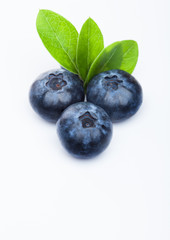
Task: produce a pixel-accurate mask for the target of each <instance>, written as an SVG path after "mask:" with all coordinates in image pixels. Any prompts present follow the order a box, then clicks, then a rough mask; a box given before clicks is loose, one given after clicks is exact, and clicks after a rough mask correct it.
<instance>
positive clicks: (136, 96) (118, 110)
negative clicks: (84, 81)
mask: <svg viewBox="0 0 170 240" xmlns="http://www.w3.org/2000/svg"><path fill="white" fill-rule="evenodd" d="M87 101H89V102H92V103H94V104H96V105H98V106H100V107H102V108H103V109H104V110H105V111H106V112H107V113H108V115H109V116H110V118H111V120H112V122H119V121H121V120H125V119H127V118H129V117H131V116H132V115H134V114H135V113H136V112H137V110H138V109H139V107H140V106H141V103H142V88H141V86H140V85H139V83H138V82H137V81H136V79H135V78H134V77H133V76H132V75H131V74H129V73H127V72H125V71H122V70H110V71H106V72H102V73H100V74H98V75H96V76H95V77H94V78H93V79H92V80H91V81H90V83H89V85H88V86H87Z"/></svg>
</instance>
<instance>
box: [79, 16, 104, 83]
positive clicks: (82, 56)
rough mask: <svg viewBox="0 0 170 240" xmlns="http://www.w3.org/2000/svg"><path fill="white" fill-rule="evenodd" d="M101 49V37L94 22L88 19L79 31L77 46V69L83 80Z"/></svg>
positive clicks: (102, 43)
mask: <svg viewBox="0 0 170 240" xmlns="http://www.w3.org/2000/svg"><path fill="white" fill-rule="evenodd" d="M103 48H104V41H103V35H102V33H101V31H100V29H99V27H98V25H97V24H96V23H95V21H94V20H93V19H91V18H88V19H87V20H86V22H85V23H84V24H83V26H82V29H81V31H80V35H79V39H78V46H77V67H78V70H79V74H80V77H81V78H82V79H83V80H85V79H86V77H87V74H88V71H89V69H90V66H91V64H92V63H93V61H94V60H95V58H96V57H97V56H98V55H99V53H100V52H101V51H102V49H103Z"/></svg>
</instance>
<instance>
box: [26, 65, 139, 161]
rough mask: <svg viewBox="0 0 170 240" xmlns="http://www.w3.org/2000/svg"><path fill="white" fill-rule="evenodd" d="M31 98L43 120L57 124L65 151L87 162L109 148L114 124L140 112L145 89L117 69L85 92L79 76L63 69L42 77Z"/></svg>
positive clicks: (33, 88)
mask: <svg viewBox="0 0 170 240" xmlns="http://www.w3.org/2000/svg"><path fill="white" fill-rule="evenodd" d="M29 98H30V103H31V105H32V107H33V109H34V110H35V111H36V112H37V113H38V114H39V115H40V116H41V117H42V118H44V119H46V120H47V121H50V122H53V123H57V133H58V136H59V138H60V140H61V142H62V145H63V146H64V147H65V148H66V150H67V151H68V152H69V153H71V154H72V155H73V156H74V157H77V158H85V159H87V158H92V157H95V156H96V155H98V154H99V153H101V152H103V151H104V150H105V149H106V147H107V146H108V145H109V143H110V140H111V137H112V123H115V122H120V121H123V120H125V119H128V118H129V117H131V116H132V115H134V114H135V113H136V112H137V110H138V109H139V107H140V106H141V103H142V88H141V86H140V84H139V83H138V82H137V81H136V79H135V78H134V77H133V76H132V75H131V74H129V73H127V72H125V71H122V70H118V69H114V70H110V71H106V72H102V73H100V74H98V75H96V76H95V77H93V79H92V80H91V81H90V82H89V84H88V86H87V88H86V89H84V86H83V81H82V80H81V79H80V78H79V77H78V75H76V74H73V73H71V72H69V71H68V70H66V69H63V68H61V69H57V70H51V71H48V72H45V73H43V74H41V75H40V76H39V77H38V78H37V79H36V81H35V82H34V83H33V84H32V86H31V89H30V93H29Z"/></svg>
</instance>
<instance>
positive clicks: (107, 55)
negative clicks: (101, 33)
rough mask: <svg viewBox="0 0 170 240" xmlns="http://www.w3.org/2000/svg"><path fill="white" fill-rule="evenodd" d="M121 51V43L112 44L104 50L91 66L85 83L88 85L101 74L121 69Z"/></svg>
mask: <svg viewBox="0 0 170 240" xmlns="http://www.w3.org/2000/svg"><path fill="white" fill-rule="evenodd" d="M121 51H122V47H121V44H120V42H115V43H112V44H111V45H109V46H108V47H106V48H104V49H103V51H102V52H101V53H100V54H99V55H98V57H97V58H96V59H95V60H94V62H93V64H92V65H91V68H90V70H89V73H88V75H87V78H86V81H85V83H86V84H87V83H88V82H89V81H90V80H91V78H93V77H94V76H95V75H97V74H99V73H101V72H104V71H107V70H111V69H117V68H119V67H120V65H121V61H122V54H121Z"/></svg>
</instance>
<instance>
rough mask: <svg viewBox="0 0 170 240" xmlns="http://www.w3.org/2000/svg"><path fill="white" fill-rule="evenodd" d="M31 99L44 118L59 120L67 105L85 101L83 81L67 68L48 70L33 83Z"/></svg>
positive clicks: (53, 120) (33, 105) (34, 107)
mask: <svg viewBox="0 0 170 240" xmlns="http://www.w3.org/2000/svg"><path fill="white" fill-rule="evenodd" d="M29 99H30V103H31V105H32V107H33V109H34V110H35V112H37V113H38V114H39V115H40V116H41V117H42V118H44V119H45V120H47V121H50V122H57V120H58V119H59V117H60V116H61V113H62V112H63V110H64V109H65V108H66V107H68V106H69V105H71V104H73V103H76V102H81V101H84V88H83V82H82V80H80V79H79V77H78V76H77V75H76V74H73V73H71V72H69V71H67V70H65V69H59V70H51V71H47V72H45V73H43V74H41V75H40V76H39V77H38V78H37V79H36V81H35V82H34V83H33V84H32V86H31V89H30V93H29Z"/></svg>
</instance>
